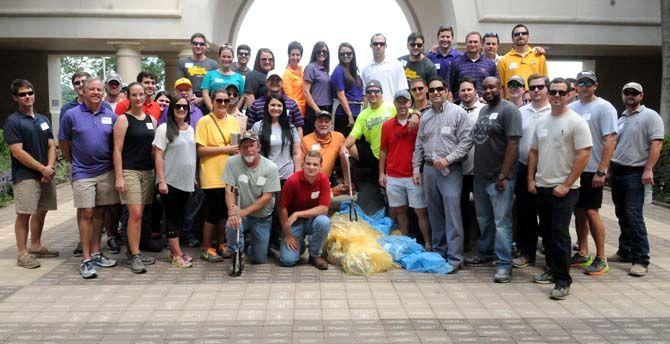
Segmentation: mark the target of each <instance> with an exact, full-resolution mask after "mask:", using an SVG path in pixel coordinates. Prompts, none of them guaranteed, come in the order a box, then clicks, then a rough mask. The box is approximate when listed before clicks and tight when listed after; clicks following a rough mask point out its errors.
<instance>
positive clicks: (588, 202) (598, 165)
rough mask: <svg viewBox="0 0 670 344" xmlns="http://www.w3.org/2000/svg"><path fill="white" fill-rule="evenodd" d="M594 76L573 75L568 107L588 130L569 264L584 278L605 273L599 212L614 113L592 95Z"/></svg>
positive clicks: (613, 131)
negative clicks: (591, 249) (588, 153)
mask: <svg viewBox="0 0 670 344" xmlns="http://www.w3.org/2000/svg"><path fill="white" fill-rule="evenodd" d="M597 80H598V79H597V77H596V75H595V73H593V72H581V73H579V74H577V92H578V93H579V100H577V101H574V102H572V103H570V104H569V105H568V107H569V108H570V110H572V111H574V112H576V113H577V114H579V115H581V116H582V118H583V119H584V120H585V121H586V123H587V124H588V125H589V130H590V131H591V141H593V147H592V148H591V156H590V158H589V162H588V164H587V165H586V168H585V169H584V172H583V173H582V175H581V177H580V187H579V200H578V201H577V205H576V206H575V228H576V229H577V243H578V246H579V252H577V253H575V254H574V256H573V257H572V259H571V261H570V265H571V266H573V267H582V268H585V270H584V272H585V273H586V274H588V275H602V274H604V273H606V272H607V271H609V266H608V265H607V258H606V257H605V225H604V224H603V221H602V220H601V219H600V213H599V209H600V207H601V205H602V203H603V186H604V185H605V177H606V176H607V170H608V168H609V165H610V159H611V158H612V154H614V148H615V147H616V135H617V133H616V122H617V112H616V109H615V108H614V106H612V104H610V102H608V101H607V100H605V99H602V98H600V97H598V96H596V94H595V91H596V89H597V88H598V81H597ZM589 231H590V232H591V236H592V237H593V241H594V242H595V243H596V256H595V257H591V255H589V242H588V239H589Z"/></svg>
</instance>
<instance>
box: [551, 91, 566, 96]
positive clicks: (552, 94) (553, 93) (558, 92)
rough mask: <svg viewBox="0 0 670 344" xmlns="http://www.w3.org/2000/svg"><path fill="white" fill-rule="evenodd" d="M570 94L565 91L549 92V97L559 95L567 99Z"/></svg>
mask: <svg viewBox="0 0 670 344" xmlns="http://www.w3.org/2000/svg"><path fill="white" fill-rule="evenodd" d="M568 93H570V92H569V91H563V90H549V95H550V96H555V95H559V96H561V97H565V96H566V95H567V94H568Z"/></svg>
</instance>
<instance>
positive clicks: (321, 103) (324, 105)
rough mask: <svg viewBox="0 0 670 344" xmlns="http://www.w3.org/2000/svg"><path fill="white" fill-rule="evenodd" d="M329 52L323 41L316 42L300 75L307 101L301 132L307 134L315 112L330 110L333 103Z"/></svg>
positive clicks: (309, 131) (314, 117)
mask: <svg viewBox="0 0 670 344" xmlns="http://www.w3.org/2000/svg"><path fill="white" fill-rule="evenodd" d="M329 73H330V52H329V50H328V46H327V45H326V43H324V42H321V41H319V42H316V44H314V48H313V49H312V56H311V57H310V59H309V64H308V65H307V67H305V74H304V75H303V77H302V80H303V81H304V84H303V90H304V91H303V94H304V95H305V102H306V103H307V112H306V113H305V125H304V126H303V127H302V134H303V135H307V134H309V133H311V132H313V131H314V122H315V121H316V114H317V113H319V112H321V111H328V112H330V110H331V107H332V105H333V97H332V94H331V93H330V75H329Z"/></svg>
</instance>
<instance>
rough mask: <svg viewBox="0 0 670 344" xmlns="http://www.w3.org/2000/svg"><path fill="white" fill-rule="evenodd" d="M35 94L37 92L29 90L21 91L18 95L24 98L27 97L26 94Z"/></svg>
mask: <svg viewBox="0 0 670 344" xmlns="http://www.w3.org/2000/svg"><path fill="white" fill-rule="evenodd" d="M34 94H35V92H33V91H28V92H19V93H17V94H16V95H17V96H19V98H23V97H26V96H32V95H34Z"/></svg>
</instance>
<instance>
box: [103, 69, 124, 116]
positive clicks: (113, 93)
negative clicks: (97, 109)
mask: <svg viewBox="0 0 670 344" xmlns="http://www.w3.org/2000/svg"><path fill="white" fill-rule="evenodd" d="M122 83H123V82H122V81H121V76H120V75H119V74H117V73H109V74H107V79H105V103H107V104H109V106H110V107H111V108H112V111H113V110H115V109H116V104H118V103H120V102H121V101H122V100H123V99H125V94H124V93H123V92H121V84H122Z"/></svg>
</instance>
